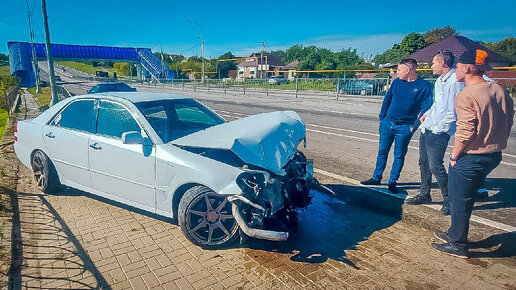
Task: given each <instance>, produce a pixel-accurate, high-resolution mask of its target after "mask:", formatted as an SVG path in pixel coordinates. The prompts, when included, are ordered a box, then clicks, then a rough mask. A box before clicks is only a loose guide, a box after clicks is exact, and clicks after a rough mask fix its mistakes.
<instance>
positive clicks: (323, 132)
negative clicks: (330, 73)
mask: <svg viewBox="0 0 516 290" xmlns="http://www.w3.org/2000/svg"><path fill="white" fill-rule="evenodd" d="M218 112H224V113H226V114H221V115H222V116H223V117H228V118H234V117H235V116H232V115H227V114H234V115H237V116H249V115H246V114H241V113H235V112H228V111H221V110H219V111H218ZM306 125H307V126H308V127H316V128H324V129H329V130H336V131H343V132H349V133H356V134H363V135H369V136H375V137H379V136H380V135H378V134H374V133H369V132H361V131H355V130H348V129H343V128H336V127H330V126H323V125H315V124H306ZM306 131H310V132H314V133H321V134H326V135H333V136H339V137H346V138H351V139H357V140H362V141H369V142H374V143H378V140H371V139H367V138H362V137H357V136H350V135H344V134H339V133H333V132H326V131H320V130H314V129H308V128H307V129H306ZM410 142H414V143H419V140H416V139H413V140H411V141H410ZM409 148H411V149H416V150H419V148H418V147H416V146H410V145H409ZM448 148H450V149H452V148H453V146H450V145H448ZM503 156H504V157H512V158H516V155H512V154H508V153H503ZM501 164H503V165H508V166H514V167H516V163H512V162H507V161H502V162H501Z"/></svg>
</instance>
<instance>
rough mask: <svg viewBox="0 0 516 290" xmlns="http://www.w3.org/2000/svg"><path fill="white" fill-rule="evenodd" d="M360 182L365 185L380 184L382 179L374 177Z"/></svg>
mask: <svg viewBox="0 0 516 290" xmlns="http://www.w3.org/2000/svg"><path fill="white" fill-rule="evenodd" d="M360 183H361V184H363V185H380V184H381V182H380V180H377V179H374V178H369V179H368V180H364V181H360Z"/></svg>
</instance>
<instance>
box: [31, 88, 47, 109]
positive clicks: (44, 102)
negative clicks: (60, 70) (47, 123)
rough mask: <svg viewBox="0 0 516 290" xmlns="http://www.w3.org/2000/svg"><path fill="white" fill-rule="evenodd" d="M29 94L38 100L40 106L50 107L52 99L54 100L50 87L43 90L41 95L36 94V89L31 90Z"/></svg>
mask: <svg viewBox="0 0 516 290" xmlns="http://www.w3.org/2000/svg"><path fill="white" fill-rule="evenodd" d="M29 93H31V94H32V95H33V96H34V97H36V99H38V103H39V105H40V106H45V105H50V99H52V92H51V90H50V87H43V88H41V93H40V94H37V93H36V88H29Z"/></svg>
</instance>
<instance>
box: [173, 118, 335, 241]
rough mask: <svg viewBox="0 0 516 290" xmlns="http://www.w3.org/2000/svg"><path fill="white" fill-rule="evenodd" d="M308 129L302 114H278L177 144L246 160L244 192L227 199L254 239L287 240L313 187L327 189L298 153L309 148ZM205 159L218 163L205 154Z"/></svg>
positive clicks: (212, 130) (221, 127) (242, 175)
mask: <svg viewBox="0 0 516 290" xmlns="http://www.w3.org/2000/svg"><path fill="white" fill-rule="evenodd" d="M305 131H306V128H305V124H304V123H303V122H302V120H301V117H300V116H299V115H298V114H297V113H295V112H293V111H279V112H272V113H264V114H259V115H254V116H250V117H247V118H243V119H239V120H236V121H232V122H229V123H224V124H220V125H217V126H214V127H211V128H208V129H206V130H203V131H200V132H197V133H194V134H192V135H189V136H186V137H183V138H180V139H177V140H175V141H174V142H173V143H174V144H176V145H179V146H201V147H205V148H215V149H222V150H230V151H232V152H233V153H234V154H235V155H236V156H237V157H238V158H239V159H240V160H241V161H242V163H241V164H240V165H236V166H238V167H239V168H240V169H241V170H242V173H240V174H239V175H238V176H237V177H236V180H235V182H236V184H237V185H238V187H239V188H240V190H241V193H240V194H233V195H229V196H228V198H227V199H228V200H229V201H230V202H231V203H232V214H233V216H234V218H235V220H236V222H237V224H238V226H239V227H240V229H241V231H242V232H243V233H245V234H246V235H247V236H250V237H253V238H258V239H265V240H272V241H284V240H286V239H287V238H288V236H289V234H288V230H289V228H290V227H291V226H295V225H296V224H297V214H298V210H299V209H300V208H305V207H307V206H308V205H309V204H310V202H311V199H312V195H311V193H310V189H311V188H313V187H318V188H319V189H323V190H325V189H326V188H324V187H323V186H321V185H320V184H319V183H318V182H317V180H316V179H314V177H313V162H312V160H309V159H307V158H306V157H305V156H304V154H303V153H302V152H300V151H299V150H297V147H298V145H299V144H300V143H301V142H304V143H305V145H306V139H305V134H306V133H305ZM195 144H197V145H195ZM199 144H202V145H199ZM203 155H204V156H205V157H209V158H214V159H217V157H214V155H213V154H206V151H203ZM326 190H327V189H326Z"/></svg>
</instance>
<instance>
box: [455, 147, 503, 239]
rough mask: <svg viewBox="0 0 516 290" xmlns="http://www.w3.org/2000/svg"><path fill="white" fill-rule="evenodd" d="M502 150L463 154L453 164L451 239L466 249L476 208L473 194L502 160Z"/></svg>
mask: <svg viewBox="0 0 516 290" xmlns="http://www.w3.org/2000/svg"><path fill="white" fill-rule="evenodd" d="M500 161H502V152H495V153H489V154H461V155H460V156H459V158H458V160H457V163H456V164H455V166H450V168H449V175H448V189H449V191H450V195H449V200H450V212H451V226H450V228H449V229H448V236H449V237H450V243H451V244H452V245H454V246H455V247H457V248H460V249H466V248H467V243H468V231H469V219H470V217H471V212H472V211H473V204H474V201H473V196H474V195H475V194H476V191H477V189H478V187H479V183H481V182H482V181H483V180H484V179H485V178H486V176H487V175H488V174H489V173H490V172H491V171H492V170H493V169H495V168H496V166H498V164H500Z"/></svg>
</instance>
